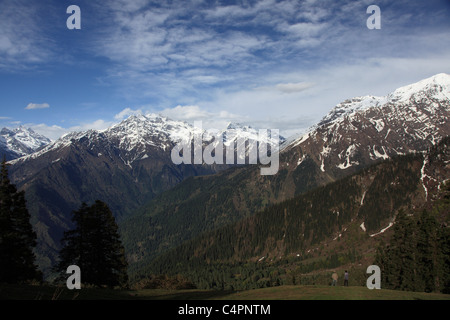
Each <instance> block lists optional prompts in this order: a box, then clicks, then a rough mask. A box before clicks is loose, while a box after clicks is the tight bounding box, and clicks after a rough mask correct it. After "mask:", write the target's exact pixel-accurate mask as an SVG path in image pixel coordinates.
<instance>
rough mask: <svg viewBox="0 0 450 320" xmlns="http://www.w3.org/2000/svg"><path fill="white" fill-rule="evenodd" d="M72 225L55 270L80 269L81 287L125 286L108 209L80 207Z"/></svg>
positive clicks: (101, 204) (124, 271) (119, 245)
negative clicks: (69, 267) (72, 267)
mask: <svg viewBox="0 0 450 320" xmlns="http://www.w3.org/2000/svg"><path fill="white" fill-rule="evenodd" d="M72 221H73V222H74V224H75V225H76V227H75V229H73V230H70V231H66V232H65V233H64V237H63V240H62V242H63V244H64V247H63V249H62V250H61V252H60V262H59V264H58V266H57V269H58V270H59V271H61V272H65V270H66V269H67V267H68V266H69V265H73V264H74V265H77V266H78V267H80V270H81V282H82V283H86V284H93V285H98V286H103V285H106V286H110V287H112V286H126V284H127V282H128V275H127V262H126V259H125V254H124V249H123V246H122V243H121V241H120V236H119V233H118V227H117V224H116V222H115V220H114V217H113V215H112V213H111V210H110V209H109V208H108V206H107V205H106V204H105V203H104V202H102V201H99V200H97V201H96V202H95V203H94V204H93V205H92V206H90V207H89V206H88V205H87V204H85V203H83V204H82V205H81V207H80V208H79V210H77V211H74V212H73V217H72Z"/></svg>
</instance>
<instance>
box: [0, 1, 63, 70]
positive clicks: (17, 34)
mask: <svg viewBox="0 0 450 320" xmlns="http://www.w3.org/2000/svg"><path fill="white" fill-rule="evenodd" d="M41 10H43V8H42V7H41V6H40V4H39V5H37V4H35V3H32V2H29V1H26V2H23V1H3V2H2V3H1V4H0V30H1V35H0V70H6V71H17V70H24V69H26V68H28V67H29V66H30V65H36V64H38V63H43V62H47V61H49V59H50V58H55V55H54V44H53V43H52V42H51V41H49V39H48V38H46V37H45V36H44V35H43V34H44V32H43V23H42V21H39V17H40V14H41V13H43V12H41ZM44 13H45V14H51V13H52V9H51V8H50V7H48V6H47V7H46V8H45V12H44Z"/></svg>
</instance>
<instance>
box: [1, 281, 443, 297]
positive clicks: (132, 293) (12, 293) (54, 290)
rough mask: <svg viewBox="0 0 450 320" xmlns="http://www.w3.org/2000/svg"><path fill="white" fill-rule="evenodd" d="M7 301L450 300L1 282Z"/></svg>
mask: <svg viewBox="0 0 450 320" xmlns="http://www.w3.org/2000/svg"><path fill="white" fill-rule="evenodd" d="M0 299H1V300H6V299H11V300H450V295H446V294H440V293H424V292H409V291H396V290H387V289H381V290H369V289H367V288H366V287H339V286H338V287H330V286H280V287H272V288H264V289H255V290H247V291H240V292H229V291H228V292H227V291H214V290H161V289H155V290H153V289H152V290H150V289H147V290H111V289H101V288H82V289H81V290H68V289H67V288H65V287H54V286H31V285H5V284H1V285H0Z"/></svg>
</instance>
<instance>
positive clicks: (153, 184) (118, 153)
mask: <svg viewBox="0 0 450 320" xmlns="http://www.w3.org/2000/svg"><path fill="white" fill-rule="evenodd" d="M231 128H232V129H233V130H232V132H233V137H232V138H231V139H230V137H228V141H226V142H224V144H229V143H231V141H234V140H237V139H238V138H239V137H241V136H242V137H247V138H248V137H249V136H251V137H253V138H254V139H258V135H257V133H258V131H257V130H256V129H253V128H251V127H248V126H241V125H237V124H230V125H229V127H228V128H227V129H226V130H224V132H228V131H229V130H230V129H231ZM199 134H201V135H202V137H203V139H204V141H205V144H206V143H208V142H210V141H211V140H212V139H213V136H212V135H211V134H210V133H208V132H207V131H205V130H202V129H200V128H198V127H194V126H192V125H190V124H188V123H186V122H181V121H173V120H170V119H167V118H165V117H161V116H159V115H155V114H149V115H133V116H130V117H129V118H127V119H125V120H123V121H122V122H120V123H118V124H116V125H114V126H112V127H110V128H108V129H106V130H88V131H83V132H71V133H68V134H66V135H64V136H62V137H61V138H59V139H58V140H56V141H53V142H51V143H49V144H47V145H45V146H44V147H42V148H40V149H39V150H38V151H36V152H34V153H31V154H28V155H25V156H23V157H20V158H18V159H14V160H12V161H10V164H11V165H12V166H11V168H10V177H11V180H12V181H14V183H15V184H16V185H17V186H18V187H19V188H20V189H22V190H25V191H26V196H27V200H28V207H29V209H30V212H31V214H32V223H33V225H34V227H35V229H36V231H37V234H38V239H39V240H40V241H39V244H38V247H37V250H36V251H37V256H38V258H39V259H38V260H39V263H40V265H41V266H44V268H48V267H50V266H51V265H52V264H53V263H54V261H55V259H56V257H57V253H58V250H59V248H60V246H59V240H60V239H61V237H62V234H63V231H64V230H67V229H68V228H70V227H71V212H72V211H73V210H75V209H77V208H78V207H79V206H80V205H81V203H82V202H86V203H90V202H93V201H95V200H97V199H103V201H105V202H107V203H108V205H109V206H110V208H111V210H112V211H113V212H114V214H115V217H116V219H117V220H118V221H120V220H121V219H122V218H124V217H126V216H128V215H130V214H131V213H133V212H134V211H135V210H137V208H139V206H140V205H142V204H144V203H145V202H146V201H148V200H149V199H152V198H153V197H154V196H155V195H157V194H159V193H161V192H163V191H166V190H169V189H171V188H172V187H174V186H175V185H177V184H178V183H180V182H181V181H183V180H184V179H185V178H186V177H190V176H198V175H209V174H213V173H217V172H219V171H221V170H223V169H226V168H228V167H230V166H232V165H233V164H231V165H229V164H211V165H206V164H198V165H197V164H194V165H191V164H183V163H182V164H180V165H175V164H174V163H173V161H172V158H171V151H172V149H173V148H174V147H175V145H176V144H177V143H180V142H181V141H193V139H194V136H195V135H199ZM281 139H283V138H281ZM265 141H266V140H265ZM282 141H283V140H282Z"/></svg>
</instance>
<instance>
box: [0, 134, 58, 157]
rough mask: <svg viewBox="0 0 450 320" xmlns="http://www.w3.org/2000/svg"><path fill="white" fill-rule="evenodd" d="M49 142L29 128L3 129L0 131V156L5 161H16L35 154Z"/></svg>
mask: <svg viewBox="0 0 450 320" xmlns="http://www.w3.org/2000/svg"><path fill="white" fill-rule="evenodd" d="M50 142H51V140H50V139H48V138H46V137H44V136H42V135H40V134H38V133H36V132H34V131H33V130H32V129H30V128H25V127H23V126H20V127H18V128H15V129H8V128H3V129H2V130H1V131H0V156H2V157H3V156H5V157H6V160H7V161H9V160H13V159H17V158H20V157H23V156H26V155H29V154H31V153H34V152H36V151H37V150H39V149H41V148H43V147H44V146H46V145H48V144H49V143H50Z"/></svg>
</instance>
